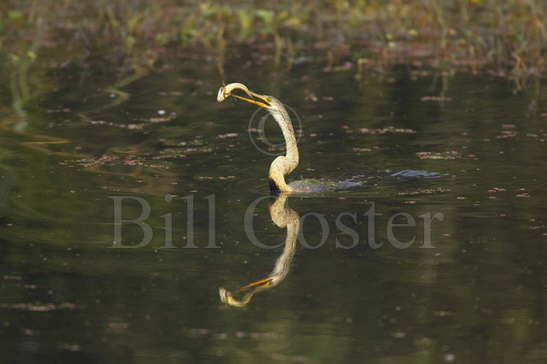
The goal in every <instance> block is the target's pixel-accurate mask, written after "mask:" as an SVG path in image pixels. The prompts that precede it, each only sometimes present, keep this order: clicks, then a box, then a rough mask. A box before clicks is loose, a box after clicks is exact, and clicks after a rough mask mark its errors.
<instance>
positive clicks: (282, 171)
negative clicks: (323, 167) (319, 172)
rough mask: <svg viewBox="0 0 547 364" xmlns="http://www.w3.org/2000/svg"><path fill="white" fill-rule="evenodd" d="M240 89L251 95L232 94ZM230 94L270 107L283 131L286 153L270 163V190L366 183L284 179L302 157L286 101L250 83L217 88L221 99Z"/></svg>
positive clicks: (294, 190)
mask: <svg viewBox="0 0 547 364" xmlns="http://www.w3.org/2000/svg"><path fill="white" fill-rule="evenodd" d="M237 90H240V91H243V92H244V93H245V94H247V96H249V97H245V96H239V95H236V94H233V92H234V91H237ZM230 96H232V97H235V98H237V99H240V100H243V101H247V102H249V103H252V104H255V105H258V106H260V107H262V108H264V109H266V110H268V112H269V113H270V114H271V115H272V116H273V118H274V120H275V121H276V122H277V125H279V128H280V129H281V132H282V133H283V138H284V139H285V148H286V151H285V155H280V156H278V157H276V158H275V159H274V160H273V162H272V163H271V164H270V169H269V171H268V179H269V182H270V190H271V191H272V192H274V193H279V192H292V193H308V192H324V191H329V190H337V189H340V188H348V187H355V186H360V185H362V184H363V182H354V181H351V180H348V181H340V182H325V181H322V180H302V181H294V182H291V183H287V182H286V181H285V176H286V175H288V174H289V173H291V172H292V171H294V169H295V168H296V167H297V166H298V162H299V158H300V157H299V154H298V145H297V140H296V135H295V132H294V128H293V125H292V122H291V118H290V117H289V114H288V113H287V110H286V109H285V106H283V103H282V102H281V101H279V100H278V99H276V98H275V97H273V96H268V95H260V94H257V93H255V92H252V91H250V90H249V89H248V88H247V86H245V85H244V84H242V83H230V84H228V85H226V86H223V87H221V88H220V89H219V91H218V95H217V101H218V102H222V101H224V100H226V99H227V98H228V97H230Z"/></svg>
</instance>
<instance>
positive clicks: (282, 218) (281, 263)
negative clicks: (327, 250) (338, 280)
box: [218, 192, 300, 307]
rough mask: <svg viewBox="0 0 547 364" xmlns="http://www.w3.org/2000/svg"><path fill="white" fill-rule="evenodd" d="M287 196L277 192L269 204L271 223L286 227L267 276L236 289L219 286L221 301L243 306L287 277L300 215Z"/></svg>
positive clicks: (294, 247)
mask: <svg viewBox="0 0 547 364" xmlns="http://www.w3.org/2000/svg"><path fill="white" fill-rule="evenodd" d="M287 197H288V194H287V193H283V192H282V193H280V194H278V195H277V198H276V200H275V201H274V203H273V204H272V205H271V206H270V217H271V219H272V221H273V223H274V224H275V225H277V226H278V227H280V228H286V229H287V236H286V238H285V248H284V249H283V253H282V254H281V255H280V256H279V258H277V261H276V262H275V266H274V269H273V270H272V272H271V273H270V274H268V276H267V277H265V278H262V279H259V280H258V281H255V282H251V283H249V284H246V285H244V286H242V287H241V288H239V289H238V290H237V291H234V292H231V291H229V290H227V289H225V288H222V287H220V288H219V289H218V293H219V295H220V300H221V301H222V302H223V303H226V304H228V305H230V306H234V307H244V306H246V305H247V304H248V303H249V302H250V301H251V299H252V298H253V296H254V295H255V294H256V293H258V292H261V291H264V290H267V289H270V288H273V287H275V286H277V285H278V284H279V283H281V282H282V281H283V280H284V279H285V277H287V274H288V273H289V269H290V267H291V262H292V259H293V257H294V252H295V249H296V239H297V236H298V229H299V228H300V217H299V216H298V214H297V213H296V211H294V210H293V209H291V208H290V207H288V206H286V201H287Z"/></svg>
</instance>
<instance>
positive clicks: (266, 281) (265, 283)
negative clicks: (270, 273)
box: [239, 277, 272, 291]
mask: <svg viewBox="0 0 547 364" xmlns="http://www.w3.org/2000/svg"><path fill="white" fill-rule="evenodd" d="M271 285H272V279H271V278H270V277H268V278H264V279H260V280H258V281H256V282H251V283H249V284H246V285H244V286H243V287H241V288H240V289H239V290H240V291H243V290H246V289H249V288H251V287H268V286H271Z"/></svg>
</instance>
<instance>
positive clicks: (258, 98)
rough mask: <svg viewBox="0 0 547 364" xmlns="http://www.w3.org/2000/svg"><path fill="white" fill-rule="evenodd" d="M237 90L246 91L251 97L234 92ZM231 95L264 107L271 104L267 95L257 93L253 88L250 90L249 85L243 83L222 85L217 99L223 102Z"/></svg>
mask: <svg viewBox="0 0 547 364" xmlns="http://www.w3.org/2000/svg"><path fill="white" fill-rule="evenodd" d="M235 90H241V91H243V92H245V93H246V94H247V96H249V97H245V96H239V95H235V94H233V93H232V92H233V91H235ZM230 96H233V97H235V98H237V99H240V100H243V101H247V102H249V103H251V104H255V105H258V106H260V107H264V108H268V107H270V106H271V104H270V102H269V101H268V98H267V96H264V95H260V94H257V93H255V92H252V91H251V90H249V89H248V88H247V86H245V85H244V84H242V83H230V84H228V85H226V86H223V87H221V88H220V89H219V90H218V94H217V101H218V102H222V101H224V100H226V99H227V98H228V97H230Z"/></svg>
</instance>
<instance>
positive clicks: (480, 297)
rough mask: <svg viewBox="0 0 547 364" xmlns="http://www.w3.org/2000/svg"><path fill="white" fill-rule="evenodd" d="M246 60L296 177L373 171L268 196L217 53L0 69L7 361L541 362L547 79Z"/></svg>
mask: <svg viewBox="0 0 547 364" xmlns="http://www.w3.org/2000/svg"><path fill="white" fill-rule="evenodd" d="M209 63H210V64H209ZM239 63H240V62H239ZM239 63H237V62H236V63H234V64H231V65H229V66H228V67H227V69H226V74H227V75H228V79H227V80H226V81H228V82H232V81H238V82H244V83H245V84H246V85H248V86H249V87H250V88H251V89H252V90H255V91H257V92H260V93H265V94H271V95H275V96H276V97H278V98H279V99H280V100H282V101H283V102H284V103H286V104H287V105H288V106H290V108H291V110H293V112H294V113H295V114H296V115H298V117H299V120H300V122H299V123H298V125H295V127H296V129H297V130H301V133H300V140H299V145H300V153H301V163H300V165H299V167H298V168H297V170H295V171H294V172H293V173H292V174H291V175H290V176H289V177H288V180H289V181H294V180H298V179H300V178H317V179H321V180H323V181H358V182H359V184H360V185H359V186H356V187H353V188H348V189H343V190H340V191H337V192H331V193H325V194H315V195H309V196H306V195H297V196H290V197H288V198H287V201H286V202H287V205H286V206H285V205H283V203H282V202H283V201H280V200H277V204H276V199H275V197H272V196H269V194H268V193H269V191H268V182H267V178H266V174H267V168H268V165H269V163H270V162H271V161H272V159H273V158H274V156H273V155H275V154H277V153H280V152H282V148H280V147H279V146H276V145H277V144H279V143H282V142H283V140H282V137H281V134H280V133H279V131H278V130H277V127H276V125H275V124H274V123H273V122H272V120H266V121H265V124H264V125H265V130H264V135H262V136H261V134H260V133H259V131H260V130H261V129H260V122H261V120H262V119H260V118H261V117H262V116H263V115H264V114H260V113H259V114H254V112H255V108H254V107H253V106H250V105H248V104H245V103H242V102H239V101H229V102H225V103H222V104H218V103H217V102H216V100H215V97H216V92H217V89H218V87H219V86H220V84H221V80H219V78H218V76H217V74H216V73H215V66H214V62H202V61H199V62H198V61H187V62H183V63H181V65H180V66H178V67H176V68H173V69H165V70H156V71H154V72H149V73H148V74H143V75H142V77H140V78H139V77H134V78H133V79H130V78H128V77H129V76H131V74H125V75H120V74H119V73H118V72H114V71H110V72H108V71H105V70H104V69H100V67H99V66H96V67H97V68H96V69H94V68H93V67H94V66H91V68H90V69H89V68H82V69H79V68H71V69H67V70H63V71H59V72H51V71H40V70H39V69H38V70H35V71H34V72H31V73H30V74H29V75H27V77H26V80H25V81H21V83H20V85H19V86H17V85H15V86H14V85H13V84H11V87H7V86H4V87H3V88H2V89H1V91H0V92H1V94H0V100H2V101H1V104H0V229H1V232H2V235H1V236H0V259H1V265H0V270H1V271H0V287H1V295H0V315H1V317H0V335H1V336H0V342H1V347H2V357H3V358H4V360H5V361H6V362H10V363H30V362H38V361H39V362H41V363H58V362H69V361H75V360H78V361H79V362H82V363H83V362H86V363H87V362H89V363H91V362H98V361H101V362H103V363H133V362H134V363H157V362H166V363H171V362H172V363H182V362H188V363H209V362H210V363H217V362H221V361H222V362H233V363H256V362H259V361H260V362H272V363H276V362H289V363H290V362H294V363H300V362H303V363H319V362H324V363H346V362H347V363H359V362H367V363H388V362H389V363H391V362H393V363H395V362H396V363H439V362H460V363H514V362H520V363H544V362H545V360H546V359H547V341H546V338H547V326H546V321H545V317H546V315H547V305H546V300H547V275H546V272H545V269H546V268H545V264H546V258H547V251H546V241H545V239H546V237H547V228H546V227H545V217H546V212H547V208H546V205H545V201H546V198H547V192H546V190H545V183H546V182H547V178H546V172H547V170H546V167H547V164H546V158H545V155H546V143H545V140H546V139H547V128H546V122H547V103H546V101H547V100H546V96H545V95H546V93H545V92H544V88H545V84H544V83H543V84H542V83H541V82H540V81H536V82H535V83H534V82H532V83H531V84H529V85H528V87H527V88H526V89H525V90H524V91H522V92H520V93H515V92H514V91H513V85H512V84H511V83H509V82H507V81H505V80H500V79H495V78H490V77H488V76H471V75H467V74H460V75H456V76H453V77H446V78H442V77H434V76H427V75H426V76H422V77H416V76H415V75H414V74H413V72H412V71H411V70H409V69H406V68H405V67H399V68H395V69H394V70H393V71H392V72H391V73H388V74H386V75H378V74H372V73H371V74H369V75H366V76H365V78H364V79H361V80H358V79H356V78H355V76H354V73H353V72H352V71H344V72H325V71H324V70H322V69H321V68H320V67H316V66H314V65H313V64H305V65H302V66H299V67H297V68H295V69H293V70H292V71H290V72H289V71H283V70H272V69H270V68H268V69H264V70H262V71H259V72H256V69H257V68H260V67H265V66H263V65H262V66H261V65H254V66H253V67H251V68H245V67H243V68H242V67H241V65H240V64H239ZM3 77H4V78H7V77H9V75H8V71H7V70H6V69H5V70H4V71H3ZM25 90H26V91H25ZM253 115H255V117H252V116H253ZM256 115H258V116H256ZM295 118H296V116H295ZM256 123H258V124H256ZM295 124H296V123H295ZM257 125H258V126H257ZM250 139H251V140H250ZM261 150H262V151H261ZM280 197H281V198H285V197H286V196H280ZM272 204H273V205H272ZM270 205H271V207H270ZM147 212H148V213H149V214H147ZM146 215H148V216H146ZM139 216H140V217H142V218H143V221H142V223H141V225H137V224H135V223H134V222H130V221H129V220H135V219H137V218H138V217H139ZM120 217H121V218H123V219H125V220H127V221H126V222H125V223H124V224H123V228H122V231H121V233H120V232H119V231H117V230H116V226H115V224H114V222H115V221H116V218H120ZM145 218H146V219H145ZM276 219H277V220H276ZM298 221H299V222H300V223H297V222H298ZM295 222H296V223H295ZM145 224H146V225H145ZM397 224H399V225H397ZM401 224H406V225H404V226H402V225H401ZM143 229H144V230H143ZM297 235H299V236H297ZM143 237H144V239H145V240H143ZM148 237H150V238H151V240H150V241H149V242H148V241H147V240H146V238H148ZM120 246H126V247H131V246H132V247H133V248H132V249H131V248H125V249H122V248H120ZM139 246H140V247H139ZM263 278H265V279H267V280H266V281H264V282H263V283H262V284H256V285H253V286H252V287H247V288H244V289H240V287H242V286H245V285H247V284H249V283H250V282H255V281H257V280H260V279H263ZM219 289H220V293H221V294H224V296H222V295H219ZM226 292H228V294H229V298H231V299H232V300H230V299H227V297H228V296H226V294H227V293H226ZM221 298H222V299H223V300H224V301H225V302H224V303H223V302H221ZM230 303H231V304H232V305H234V306H232V305H230ZM236 303H237V304H236ZM235 306H241V307H235Z"/></svg>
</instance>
